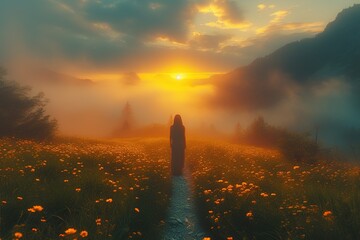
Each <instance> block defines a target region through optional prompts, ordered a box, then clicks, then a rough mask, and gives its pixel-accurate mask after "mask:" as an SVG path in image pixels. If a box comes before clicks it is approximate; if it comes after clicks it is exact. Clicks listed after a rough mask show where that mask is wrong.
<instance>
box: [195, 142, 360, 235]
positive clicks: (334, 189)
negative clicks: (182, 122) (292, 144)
mask: <svg viewBox="0 0 360 240" xmlns="http://www.w3.org/2000/svg"><path fill="white" fill-rule="evenodd" d="M188 156H189V158H188V166H189V168H190V171H191V172H192V177H193V182H194V192H195V195H196V199H197V205H198V210H199V214H200V219H202V220H203V224H204V225H205V226H206V227H205V228H206V229H208V230H210V232H211V235H212V237H213V239H334V240H335V239H360V230H359V229H360V167H359V166H357V165H353V164H350V163H342V162H338V161H332V160H328V159H322V160H321V159H319V160H318V161H317V162H315V163H296V162H293V161H287V160H284V158H283V157H282V156H281V155H280V154H279V152H278V151H276V150H270V149H262V148H256V147H252V146H240V145H231V144H219V143H207V144H203V143H201V142H198V143H194V144H193V145H192V146H191V147H190V148H189V149H188Z"/></svg>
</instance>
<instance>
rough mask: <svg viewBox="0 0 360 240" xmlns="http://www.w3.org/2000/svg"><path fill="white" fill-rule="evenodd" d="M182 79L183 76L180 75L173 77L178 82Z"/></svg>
mask: <svg viewBox="0 0 360 240" xmlns="http://www.w3.org/2000/svg"><path fill="white" fill-rule="evenodd" d="M183 78H184V76H183V75H182V74H176V76H175V79H176V80H178V81H180V80H182V79H183Z"/></svg>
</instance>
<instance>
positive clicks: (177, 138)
mask: <svg viewBox="0 0 360 240" xmlns="http://www.w3.org/2000/svg"><path fill="white" fill-rule="evenodd" d="M170 146H171V172H172V174H173V175H181V174H182V171H183V168H184V162H185V148H186V140H185V127H184V125H183V123H182V120H181V116H180V115H179V114H177V115H176V116H175V118H174V124H173V125H172V126H171V127H170Z"/></svg>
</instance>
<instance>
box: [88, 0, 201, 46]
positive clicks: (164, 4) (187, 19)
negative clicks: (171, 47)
mask: <svg viewBox="0 0 360 240" xmlns="http://www.w3.org/2000/svg"><path fill="white" fill-rule="evenodd" d="M85 13H86V17H87V18H88V19H90V20H92V21H95V22H101V23H106V24H109V25H110V26H111V27H112V28H113V29H116V30H117V31H119V32H120V33H123V34H127V35H130V36H134V37H137V38H141V39H146V40H153V39H156V38H157V37H167V38H169V39H171V40H174V41H177V42H185V41H186V39H187V36H188V33H189V31H188V29H189V26H190V24H191V23H192V19H193V18H194V16H195V14H196V8H195V5H194V4H192V3H191V2H190V1H187V0H177V1H167V0H156V1H146V0H145V1H144V0H123V1H111V2H110V3H109V2H108V1H88V2H87V3H86V4H85Z"/></svg>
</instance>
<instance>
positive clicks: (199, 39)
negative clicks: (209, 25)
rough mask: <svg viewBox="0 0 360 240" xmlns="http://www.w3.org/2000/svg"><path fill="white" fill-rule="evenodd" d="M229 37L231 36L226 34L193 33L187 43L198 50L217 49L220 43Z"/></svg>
mask: <svg viewBox="0 0 360 240" xmlns="http://www.w3.org/2000/svg"><path fill="white" fill-rule="evenodd" d="M230 38H231V36H230V35H226V34H217V35H215V34H214V35H208V34H200V33H195V34H194V37H193V38H192V39H191V40H190V42H189V44H190V46H191V47H194V48H196V49H200V50H219V48H220V46H221V44H222V43H223V42H225V41H226V40H229V39H230Z"/></svg>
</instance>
